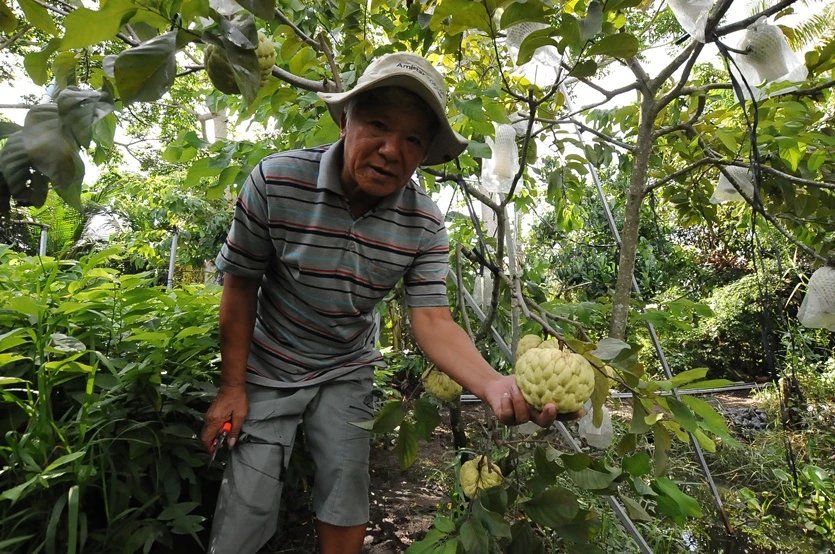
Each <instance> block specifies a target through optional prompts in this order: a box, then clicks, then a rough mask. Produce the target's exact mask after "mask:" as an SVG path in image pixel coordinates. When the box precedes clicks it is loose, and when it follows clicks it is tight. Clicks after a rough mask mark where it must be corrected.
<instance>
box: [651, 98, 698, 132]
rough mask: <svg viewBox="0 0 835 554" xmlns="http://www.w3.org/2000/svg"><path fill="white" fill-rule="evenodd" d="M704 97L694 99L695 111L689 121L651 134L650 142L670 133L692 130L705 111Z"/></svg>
mask: <svg viewBox="0 0 835 554" xmlns="http://www.w3.org/2000/svg"><path fill="white" fill-rule="evenodd" d="M705 103H706V100H705V97H704V96H698V97H696V111H695V112H693V115H692V116H691V117H690V119H688V120H687V122H686V123H679V124H678V125H673V126H672V127H664V128H661V129H659V130H657V131H655V132H654V133H653V134H652V140H653V142H655V140H656V139H658V138H661V137H663V136H664V135H668V134H670V133H674V132H676V131H685V130H689V129H692V128H693V125H694V124H695V123H696V121H697V120H698V119H699V118H700V117H701V116H702V112H704V110H705Z"/></svg>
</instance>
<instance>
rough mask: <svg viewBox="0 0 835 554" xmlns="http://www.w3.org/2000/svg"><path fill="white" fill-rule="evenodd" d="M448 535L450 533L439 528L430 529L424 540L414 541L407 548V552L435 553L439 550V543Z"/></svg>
mask: <svg viewBox="0 0 835 554" xmlns="http://www.w3.org/2000/svg"><path fill="white" fill-rule="evenodd" d="M447 536H448V533H445V532H442V531H440V530H438V529H429V531H427V533H426V536H425V537H424V538H423V540H419V541H417V542H413V543H412V544H411V545H410V546H409V548H407V549H406V554H434V553H435V552H437V548H438V543H440V542H441V541H443V540H445V539H446V538H447Z"/></svg>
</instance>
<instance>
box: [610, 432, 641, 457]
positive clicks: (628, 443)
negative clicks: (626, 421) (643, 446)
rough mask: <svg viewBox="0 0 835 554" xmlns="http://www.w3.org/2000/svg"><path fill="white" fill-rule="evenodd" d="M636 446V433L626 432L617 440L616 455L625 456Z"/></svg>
mask: <svg viewBox="0 0 835 554" xmlns="http://www.w3.org/2000/svg"><path fill="white" fill-rule="evenodd" d="M637 447H638V435H636V434H635V433H626V434H625V435H624V436H623V437H621V439H620V440H619V441H618V445H617V447H616V448H615V450H616V452H617V453H618V456H626V455H627V454H629V453H630V452H634V451H635V449H636V448H637Z"/></svg>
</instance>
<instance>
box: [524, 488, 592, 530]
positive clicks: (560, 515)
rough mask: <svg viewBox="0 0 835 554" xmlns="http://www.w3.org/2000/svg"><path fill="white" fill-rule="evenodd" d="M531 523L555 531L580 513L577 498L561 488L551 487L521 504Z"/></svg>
mask: <svg viewBox="0 0 835 554" xmlns="http://www.w3.org/2000/svg"><path fill="white" fill-rule="evenodd" d="M522 509H523V510H524V512H525V513H526V514H527V515H528V517H529V518H530V520H531V521H533V522H534V523H536V524H538V525H543V526H545V527H550V528H552V529H556V528H558V527H560V526H562V525H565V524H566V523H568V522H569V521H571V520H573V519H574V517H575V516H576V515H577V514H578V513H579V511H580V504H579V502H578V501H577V497H576V496H575V495H574V493H573V492H571V491H570V490H568V489H566V488H563V487H552V488H549V489H547V490H546V491H544V492H543V493H541V494H539V495H537V496H535V497H533V498H532V499H531V500H529V501H527V502H524V503H523V504H522Z"/></svg>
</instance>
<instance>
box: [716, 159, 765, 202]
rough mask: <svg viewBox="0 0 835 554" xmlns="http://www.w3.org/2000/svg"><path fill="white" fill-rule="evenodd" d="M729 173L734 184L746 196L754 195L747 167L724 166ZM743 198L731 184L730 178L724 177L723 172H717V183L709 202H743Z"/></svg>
mask: <svg viewBox="0 0 835 554" xmlns="http://www.w3.org/2000/svg"><path fill="white" fill-rule="evenodd" d="M725 169H726V170H727V171H728V173H730V174H731V177H733V179H734V181H736V184H737V185H739V187H740V188H741V189H742V192H744V193H745V196H747V197H748V198H753V197H754V182H753V180H752V179H751V172H750V171H749V169H748V168H747V167H738V166H735V165H729V166H728V167H726V168H725ZM744 201H745V198H743V197H742V195H741V194H739V192H737V190H736V189H735V188H734V186H733V185H732V184H731V182H730V180H728V178H727V177H725V174H724V173H719V183H718V184H717V185H716V189H715V190H714V191H713V196H711V197H710V203H711V204H724V203H725V202H744Z"/></svg>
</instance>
